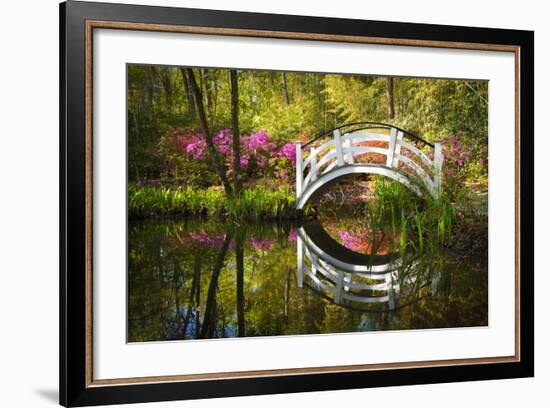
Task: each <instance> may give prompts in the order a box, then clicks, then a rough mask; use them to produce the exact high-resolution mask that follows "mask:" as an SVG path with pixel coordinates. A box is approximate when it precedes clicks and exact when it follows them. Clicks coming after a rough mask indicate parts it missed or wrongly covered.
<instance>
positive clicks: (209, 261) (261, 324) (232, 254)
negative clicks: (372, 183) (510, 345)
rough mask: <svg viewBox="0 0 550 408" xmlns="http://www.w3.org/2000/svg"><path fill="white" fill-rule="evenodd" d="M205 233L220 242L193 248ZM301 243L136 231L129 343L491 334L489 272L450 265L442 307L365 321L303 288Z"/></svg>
mask: <svg viewBox="0 0 550 408" xmlns="http://www.w3.org/2000/svg"><path fill="white" fill-rule="evenodd" d="M201 231H202V232H201ZM199 233H201V234H202V237H203V238H204V237H205V236H209V237H210V238H212V237H218V238H221V239H217V240H212V239H210V240H202V241H201V240H200V239H193V238H192V236H191V235H192V234H193V235H194V237H195V238H196V237H198V236H199V235H201V234H199ZM251 237H254V240H252V239H251ZM295 239H296V235H295V232H294V230H293V229H291V226H289V225H283V226H278V227H277V226H273V225H260V226H254V227H247V226H241V227H239V228H236V227H231V226H229V227H228V226H226V225H223V224H221V223H209V222H200V223H199V222H197V223H196V224H195V223H193V222H191V221H184V222H174V221H161V222H158V221H156V222H147V223H135V224H133V225H131V227H130V229H129V253H128V285H129V287H128V340H129V341H131V342H133V341H153V340H170V339H196V338H214V337H236V336H265V335H281V334H282V335H284V334H287V335H293V334H304V333H308V334H314V333H334V332H351V331H362V330H386V329H405V328H429V327H453V326H465V325H466V326H467V325H482V324H486V321H487V306H486V305H487V286H486V272H485V271H484V270H482V271H477V272H476V271H473V270H472V269H469V268H467V267H466V268H465V267H464V265H454V264H452V263H450V264H449V263H448V273H446V274H445V275H444V276H443V275H442V277H441V278H440V280H439V282H438V291H437V294H436V296H435V297H432V296H431V293H430V290H431V289H430V288H429V287H426V288H424V289H425V290H426V294H425V296H424V297H421V298H420V300H418V301H417V302H416V303H411V304H409V305H405V306H404V307H402V308H399V309H398V310H396V311H394V312H387V311H386V312H384V313H365V312H364V311H360V310H354V309H353V308H343V307H342V306H341V305H335V304H333V303H331V302H330V301H329V300H328V299H325V298H323V297H322V296H320V294H319V293H317V292H315V291H313V290H311V289H308V288H303V289H300V288H298V287H297V284H296V279H295V274H296V268H295V265H296V243H295ZM207 241H210V244H208V242H207ZM258 242H260V243H263V244H258ZM267 243H269V244H267ZM455 269H456V271H455ZM459 269H460V270H459Z"/></svg>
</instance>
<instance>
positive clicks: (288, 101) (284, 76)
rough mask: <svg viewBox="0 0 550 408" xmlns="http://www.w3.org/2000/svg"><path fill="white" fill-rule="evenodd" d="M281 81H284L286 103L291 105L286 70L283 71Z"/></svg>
mask: <svg viewBox="0 0 550 408" xmlns="http://www.w3.org/2000/svg"><path fill="white" fill-rule="evenodd" d="M281 81H282V83H283V97H284V98H285V103H286V104H287V105H290V99H289V97H288V87H287V85H286V72H281Z"/></svg>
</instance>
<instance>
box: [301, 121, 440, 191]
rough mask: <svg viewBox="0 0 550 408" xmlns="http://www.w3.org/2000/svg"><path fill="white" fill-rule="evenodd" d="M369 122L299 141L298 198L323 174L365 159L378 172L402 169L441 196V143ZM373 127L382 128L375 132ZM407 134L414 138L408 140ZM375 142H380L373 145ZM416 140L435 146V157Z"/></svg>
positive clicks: (359, 162)
mask: <svg viewBox="0 0 550 408" xmlns="http://www.w3.org/2000/svg"><path fill="white" fill-rule="evenodd" d="M352 125H357V124H352ZM352 125H350V126H352ZM368 125H369V126H364V127H361V128H355V129H350V130H349V131H346V128H347V126H342V127H339V128H336V129H334V130H332V131H331V132H330V133H326V134H324V135H321V136H322V137H317V138H315V139H313V140H312V141H310V142H308V143H306V144H304V145H302V144H300V143H297V144H296V195H297V197H298V198H299V197H300V196H301V195H302V193H304V192H305V191H306V190H307V189H308V187H310V185H311V184H312V183H314V182H315V181H316V180H317V179H318V178H319V177H321V176H322V175H324V174H327V173H329V172H331V171H332V170H334V169H336V168H339V167H344V166H352V165H355V164H362V163H361V162H362V161H363V160H365V159H366V160H367V162H370V164H372V165H374V166H377V167H379V168H380V169H379V171H378V173H380V174H384V169H399V170H400V171H402V172H403V173H404V174H406V175H407V176H409V178H412V179H414V181H415V182H416V184H420V185H421V186H423V187H424V188H425V189H426V190H427V191H428V192H429V193H430V194H431V195H432V196H433V197H435V198H437V197H438V196H439V194H440V190H441V170H442V166H443V154H442V145H441V143H440V142H435V143H434V144H431V143H429V142H427V141H425V140H422V139H420V138H419V137H418V136H415V135H413V134H411V133H409V132H407V131H405V130H403V129H400V128H398V127H395V126H391V125H386V124H379V123H374V124H368ZM381 129H385V130H386V131H389V134H386V133H381V132H380V130H381ZM373 130H378V132H372V131H373ZM342 132H345V133H342ZM405 138H407V139H412V140H411V141H407V140H405ZM327 139H328V140H327ZM373 142H375V143H376V145H373ZM415 143H416V144H421V145H424V146H425V147H427V148H428V149H430V150H432V153H433V155H432V154H430V155H431V156H433V158H430V157H429V155H428V154H426V153H425V152H424V151H423V150H421V149H420V148H419V147H417V146H416V145H415ZM304 156H305V157H304ZM373 158H377V159H378V161H380V158H381V159H382V160H383V162H378V163H376V162H374V163H373V161H372V159H373ZM363 164H364V163H363ZM417 192H419V191H417Z"/></svg>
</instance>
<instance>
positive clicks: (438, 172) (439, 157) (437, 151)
mask: <svg viewBox="0 0 550 408" xmlns="http://www.w3.org/2000/svg"><path fill="white" fill-rule="evenodd" d="M433 171H434V189H435V191H434V195H435V197H436V198H439V196H440V194H441V181H442V176H443V174H442V173H443V143H442V142H441V141H436V142H434V169H433Z"/></svg>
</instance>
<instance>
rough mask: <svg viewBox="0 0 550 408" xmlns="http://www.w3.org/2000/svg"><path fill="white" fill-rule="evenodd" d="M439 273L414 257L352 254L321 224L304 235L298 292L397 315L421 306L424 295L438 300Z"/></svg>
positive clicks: (300, 233)
mask: <svg viewBox="0 0 550 408" xmlns="http://www.w3.org/2000/svg"><path fill="white" fill-rule="evenodd" d="M437 269H438V268H436V267H435V265H434V263H430V262H427V263H424V262H421V261H420V259H419V258H418V257H417V256H414V255H405V256H404V257H402V256H401V255H400V253H399V252H394V253H391V254H388V255H377V254H361V253H358V252H355V251H352V250H351V249H348V248H346V247H345V246H343V245H341V244H340V243H339V242H337V241H336V240H334V239H333V238H332V237H331V236H330V235H329V234H328V233H327V232H326V231H325V229H324V228H323V226H322V225H321V223H320V222H319V221H311V222H308V223H307V224H304V225H302V226H301V227H300V228H299V229H298V234H297V286H298V287H299V288H303V287H304V286H307V287H309V288H311V289H313V290H314V291H316V292H318V293H319V294H320V295H322V296H323V297H325V298H326V299H328V300H330V301H331V302H333V303H335V304H338V305H341V306H343V307H350V308H353V309H365V310H366V311H375V310H376V309H378V310H379V311H392V310H395V309H397V308H399V307H401V306H404V305H406V304H410V303H411V302H414V301H416V300H419V299H420V298H421V295H420V293H423V295H432V296H433V295H435V294H436V292H437V286H438V281H439V277H440V275H441V273H442V271H441V270H437ZM428 287H430V288H429V289H428Z"/></svg>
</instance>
